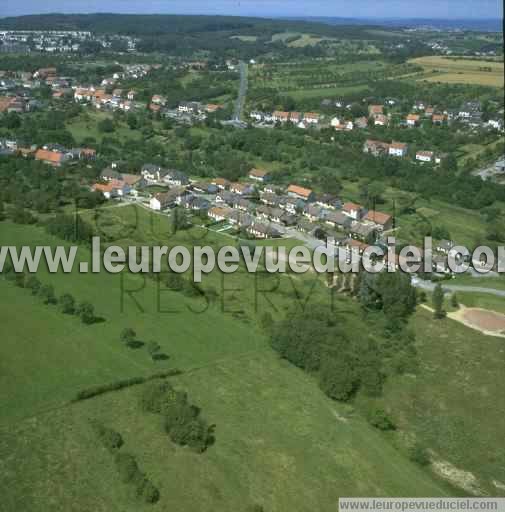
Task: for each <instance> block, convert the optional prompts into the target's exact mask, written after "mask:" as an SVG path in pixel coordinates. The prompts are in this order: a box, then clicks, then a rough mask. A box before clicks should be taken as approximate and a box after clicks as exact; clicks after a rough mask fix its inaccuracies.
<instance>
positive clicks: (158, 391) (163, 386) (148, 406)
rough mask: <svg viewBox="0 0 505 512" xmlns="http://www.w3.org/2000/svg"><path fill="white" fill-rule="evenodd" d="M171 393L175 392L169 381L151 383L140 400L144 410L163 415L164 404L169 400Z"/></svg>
mask: <svg viewBox="0 0 505 512" xmlns="http://www.w3.org/2000/svg"><path fill="white" fill-rule="evenodd" d="M170 391H173V388H172V386H171V384H170V383H169V382H168V381H161V382H150V383H149V384H147V385H146V386H145V387H144V389H143V392H142V395H141V398H140V406H141V408H142V410H144V411H147V412H153V413H161V411H162V409H163V406H164V404H165V403H166V402H167V400H168V399H169V392H170Z"/></svg>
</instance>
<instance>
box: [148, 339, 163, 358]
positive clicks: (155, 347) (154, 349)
mask: <svg viewBox="0 0 505 512" xmlns="http://www.w3.org/2000/svg"><path fill="white" fill-rule="evenodd" d="M146 348H147V352H148V353H149V355H150V356H151V359H156V356H157V355H158V353H159V351H160V350H161V347H160V345H159V343H156V342H155V341H150V342H149V343H148V344H147V347H146Z"/></svg>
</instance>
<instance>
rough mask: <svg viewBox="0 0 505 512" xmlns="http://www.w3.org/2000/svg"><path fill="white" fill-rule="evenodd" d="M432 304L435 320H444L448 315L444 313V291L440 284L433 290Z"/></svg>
mask: <svg viewBox="0 0 505 512" xmlns="http://www.w3.org/2000/svg"><path fill="white" fill-rule="evenodd" d="M432 302H433V309H434V315H435V318H437V319H441V318H444V317H445V315H446V313H445V311H444V290H443V289H442V285H441V284H440V283H438V284H437V285H436V286H435V289H434V290H433V297H432Z"/></svg>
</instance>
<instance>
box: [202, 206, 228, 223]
mask: <svg viewBox="0 0 505 512" xmlns="http://www.w3.org/2000/svg"><path fill="white" fill-rule="evenodd" d="M232 211H233V210H232V209H231V208H226V207H222V206H214V207H213V208H210V209H209V211H208V212H207V215H208V217H210V218H211V219H213V220H215V221H216V222H222V221H223V220H226V219H227V218H228V217H229V216H230V214H231V212H232Z"/></svg>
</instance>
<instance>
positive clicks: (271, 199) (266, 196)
mask: <svg viewBox="0 0 505 512" xmlns="http://www.w3.org/2000/svg"><path fill="white" fill-rule="evenodd" d="M260 201H261V202H262V203H263V204H266V205H268V206H279V204H280V197H279V196H278V195H277V194H275V193H273V192H264V191H262V192H260Z"/></svg>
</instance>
